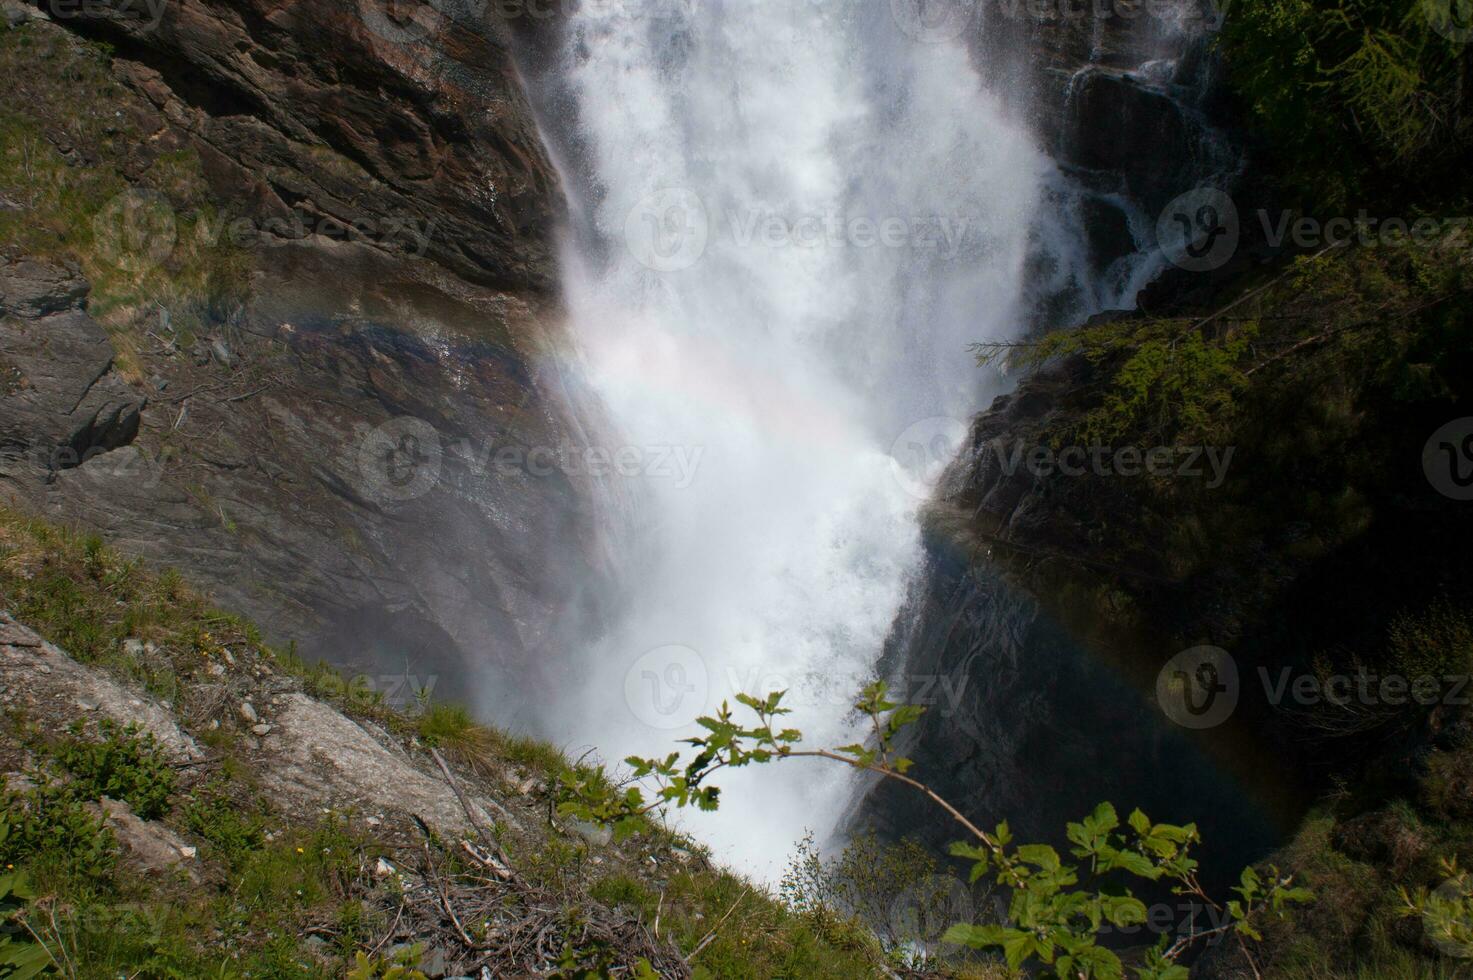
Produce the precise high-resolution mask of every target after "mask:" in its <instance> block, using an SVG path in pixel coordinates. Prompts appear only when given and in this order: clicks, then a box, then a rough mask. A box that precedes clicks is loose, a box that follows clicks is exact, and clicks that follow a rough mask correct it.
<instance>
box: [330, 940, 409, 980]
mask: <svg viewBox="0 0 1473 980" xmlns="http://www.w3.org/2000/svg"><path fill="white" fill-rule="evenodd" d="M419 957H420V948H419V947H418V946H413V947H410V948H409V949H404V950H400V951H399V952H398V953H396V954H394V955H393V956H391V957H387V958H385V957H382V956H369V955H367V954H366V953H361V952H360V953H356V954H354V956H353V968H352V969H351V970H349V971H348V980H428V978H427V977H426V976H425V975H424V974H423V973H421V972H420V971H419V970H417V969H415V966H416V964H418V963H419Z"/></svg>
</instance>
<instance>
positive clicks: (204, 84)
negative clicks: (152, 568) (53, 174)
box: [0, 0, 602, 724]
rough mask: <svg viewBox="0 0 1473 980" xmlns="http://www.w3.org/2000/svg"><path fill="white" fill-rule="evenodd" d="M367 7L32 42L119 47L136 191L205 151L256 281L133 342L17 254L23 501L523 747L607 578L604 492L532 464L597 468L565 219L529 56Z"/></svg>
mask: <svg viewBox="0 0 1473 980" xmlns="http://www.w3.org/2000/svg"><path fill="white" fill-rule="evenodd" d="M367 2H368V0H364V3H365V5H364V6H363V7H360V6H359V5H358V4H356V3H352V2H338V3H326V4H324V3H300V4H297V3H285V4H282V3H261V4H256V5H252V4H225V3H220V4H211V3H204V2H192V0H191V2H185V3H182V4H174V3H169V4H165V5H162V6H158V7H157V9H158V10H159V12H160V18H159V19H158V20H157V21H155V22H153V23H152V24H149V23H143V22H140V21H138V20H137V16H138V12H139V11H141V10H143V6H142V5H140V4H137V3H134V4H132V5H131V6H128V5H126V4H123V5H109V4H107V3H97V4H83V5H77V6H76V9H77V11H78V15H77V17H76V18H70V19H61V18H57V21H58V22H57V23H33V24H29V25H27V26H26V27H24V28H22V29H23V30H27V31H34V32H38V34H37V41H38V42H41V41H44V42H45V43H47V44H50V43H54V42H57V41H58V39H60V40H63V41H66V42H67V43H75V39H74V38H70V37H67V36H66V32H67V31H71V32H75V33H77V34H81V35H83V36H87V37H91V38H103V39H106V40H108V41H109V43H111V44H112V45H113V47H114V50H115V52H116V56H115V57H114V59H113V60H112V61H111V63H110V66H109V67H110V69H111V72H112V74H113V76H114V78H115V79H116V80H117V81H118V82H119V83H120V84H119V86H118V87H117V89H116V90H115V91H113V92H112V93H110V94H109V96H108V98H109V100H110V101H109V104H108V112H109V114H111V113H112V112H113V111H114V110H115V111H116V112H117V113H118V115H119V116H120V117H124V118H127V119H129V120H132V121H133V125H134V126H135V127H136V129H137V131H138V132H139V133H140V134H142V138H140V139H139V140H138V141H137V142H138V146H137V147H136V148H135V149H133V150H130V151H128V155H127V157H126V159H124V160H123V162H122V163H121V164H119V165H118V166H117V169H118V170H119V171H120V174H121V176H122V178H123V179H124V180H125V181H127V182H128V183H129V184H131V185H133V188H134V191H135V192H136V193H143V194H155V197H156V196H157V195H156V192H153V191H151V190H150V188H151V187H153V186H156V185H155V183H153V182H154V181H156V179H157V173H156V171H155V170H154V169H153V168H155V166H156V165H157V162H158V160H159V159H160V158H161V156H162V155H167V154H176V153H195V154H197V155H198V156H199V158H200V160H201V161H202V163H203V170H204V176H205V179H206V182H207V184H208V186H209V191H210V193H209V197H210V199H211V203H212V204H213V205H214V206H215V207H216V208H217V210H218V213H219V214H220V215H223V216H224V217H225V219H226V220H227V221H228V222H229V223H230V226H232V227H233V225H234V223H235V222H237V221H240V222H244V224H245V225H247V226H248V230H249V231H250V232H251V234H250V236H249V237H248V238H247V239H245V240H244V241H243V243H241V244H240V247H239V252H238V253H236V254H237V257H241V258H242V261H243V262H245V263H246V264H248V265H249V267H250V270H251V274H250V279H249V284H248V287H245V288H246V292H245V295H244V296H243V297H242V298H241V301H240V303H239V304H238V305H237V304H236V303H235V300H234V299H233V298H232V299H231V301H230V303H229V304H224V303H222V304H221V309H218V310H217V309H215V307H214V306H210V309H209V311H208V312H207V313H202V314H200V316H199V317H197V318H194V319H190V320H189V321H188V323H187V324H186V327H187V328H181V325H180V322H179V321H180V320H181V319H185V318H186V317H188V316H189V313H188V311H189V310H191V309H194V307H189V306H185V305H184V301H179V300H177V298H176V297H170V296H159V297H157V300H158V302H157V303H149V302H146V301H145V302H144V303H143V304H141V310H140V312H139V313H138V315H137V316H136V317H134V318H132V319H120V318H119V317H117V316H112V317H110V318H109V319H108V320H107V331H112V332H113V336H109V334H108V333H107V332H105V331H104V329H103V327H102V326H101V325H99V323H98V322H96V320H94V319H93V318H92V317H91V316H89V315H88V313H87V311H86V309H85V305H84V304H85V298H86V296H87V292H88V284H87V282H86V281H85V280H84V279H83V278H82V277H81V276H80V275H79V274H78V272H77V271H76V270H75V269H73V268H69V267H67V266H66V265H65V264H64V263H60V262H57V261H51V260H47V261H38V260H36V259H34V258H31V257H28V256H27V255H25V254H23V253H21V252H19V250H18V249H12V250H11V252H10V253H7V257H6V258H5V259H4V261H3V264H0V502H3V503H5V504H7V505H10V506H15V507H19V508H22V509H24V510H26V511H31V512H40V513H41V514H43V515H44V516H47V517H49V518H52V519H56V520H60V521H64V522H67V523H70V524H74V525H77V526H81V527H85V528H88V529H95V530H97V531H99V532H101V533H102V534H103V535H104V536H105V537H107V539H108V540H109V542H110V543H112V544H115V545H116V546H118V547H120V548H121V549H122V550H123V551H124V552H126V553H129V554H132V555H137V556H141V557H145V558H147V559H150V560H151V561H153V562H155V563H157V564H158V565H160V566H171V567H175V568H178V569H179V570H180V571H181V572H182V573H183V574H184V576H185V578H186V579H187V580H189V581H190V582H191V583H193V584H195V585H197V586H199V587H201V588H203V589H205V590H208V591H210V592H211V593H213V595H214V596H215V597H216V598H217V599H218V601H219V602H220V603H221V604H222V605H224V606H226V607H229V608H232V609H234V610H236V611H239V612H241V613H243V614H245V615H247V616H249V617H250V618H251V619H253V620H254V621H256V622H257V623H259V624H260V625H261V626H262V628H263V629H265V630H266V631H267V635H268V638H269V639H270V640H272V641H274V642H280V643H285V642H286V641H288V640H290V641H295V642H297V643H298V645H299V650H300V653H301V655H302V656H304V657H305V658H306V659H307V660H309V661H316V660H318V659H325V660H327V661H329V662H333V663H336V664H337V665H339V666H342V667H344V668H346V669H347V670H348V671H349V672H350V673H358V672H362V673H363V674H366V675H367V676H368V678H369V680H370V682H371V683H372V685H373V686H374V687H375V688H376V689H378V690H380V691H384V692H386V693H388V694H389V696H390V697H391V699H392V700H393V702H394V703H397V704H401V705H402V704H407V703H410V702H412V700H413V698H414V696H415V693H416V691H420V690H425V689H429V690H430V692H431V693H432V694H433V695H434V696H435V697H437V698H447V699H461V700H464V701H466V702H468V703H470V704H471V705H473V706H476V707H480V708H482V709H483V710H484V711H485V713H486V714H487V715H488V716H489V717H494V718H495V719H496V720H498V721H499V722H502V723H504V724H515V723H516V718H515V714H514V711H513V709H515V708H517V707H519V706H522V705H525V704H527V703H534V702H536V701H538V700H542V701H545V700H547V699H546V698H545V697H543V698H540V699H539V698H536V697H523V696H522V695H524V694H527V693H528V692H529V691H532V690H536V689H539V688H541V687H546V686H548V685H551V684H552V683H555V680H554V678H555V675H556V664H557V661H558V659H559V654H560V653H561V652H562V651H563V650H565V649H566V648H567V642H568V640H569V638H570V637H572V636H576V635H578V634H579V633H580V632H582V625H583V624H582V623H581V621H579V617H580V616H581V615H583V614H584V613H586V612H589V610H590V609H591V607H592V606H594V605H596V602H595V600H593V599H591V598H589V597H588V592H587V590H588V589H589V582H590V581H596V580H597V579H598V578H599V574H600V573H599V570H598V568H597V565H598V564H599V562H600V561H601V560H602V559H600V558H598V557H596V555H595V553H596V552H597V550H598V547H599V545H598V533H597V527H596V521H595V519H594V516H593V514H592V506H593V505H592V488H591V485H590V483H589V478H588V477H587V475H586V474H580V473H578V472H576V471H573V470H570V469H567V468H564V467H559V466H556V465H552V466H542V467H537V468H534V467H531V466H529V465H528V454H529V453H530V451H531V450H533V449H535V448H538V447H545V448H547V449H548V450H555V449H557V448H560V447H563V446H567V445H571V444H573V443H574V442H575V441H577V440H576V439H575V437H574V433H577V434H578V435H579V437H580V438H581V439H582V440H583V441H584V442H586V441H587V439H588V436H586V435H582V433H584V432H586V431H587V430H588V428H589V426H588V423H587V422H586V421H584V422H582V423H575V422H574V415H575V414H576V412H577V411H578V410H579V408H575V407H574V406H573V405H572V404H571V399H570V396H569V395H568V393H567V392H566V391H565V386H564V384H563V382H562V379H561V378H560V377H559V376H558V370H557V364H558V359H557V356H556V350H557V347H558V343H557V339H556V330H557V324H558V317H559V314H558V310H557V308H556V305H555V300H554V299H553V297H552V295H551V292H552V290H551V284H552V281H553V274H554V273H553V267H552V261H551V250H550V247H549V245H548V241H549V234H550V224H551V220H552V215H553V214H554V213H555V212H556V211H557V209H558V203H557V200H558V199H557V197H556V194H555V193H554V189H553V186H552V183H551V176H550V169H549V168H548V167H547V164H546V161H545V159H544V157H543V155H542V152H541V149H540V147H539V146H538V144H537V142H536V134H535V132H534V131H533V130H532V126H531V123H530V121H529V117H528V114H527V110H526V108H525V103H524V101H523V100H522V98H521V95H520V92H519V90H518V87H517V81H516V78H515V75H514V73H513V72H512V70H511V68H510V65H509V61H507V59H506V49H505V47H504V46H503V45H502V44H501V42H500V40H499V37H500V35H499V28H497V26H496V25H495V24H494V23H492V22H483V21H465V20H444V21H433V20H432V21H430V22H428V24H427V25H421V27H416V28H414V30H412V31H409V33H407V34H406V33H403V30H408V28H403V29H402V30H401V29H400V28H394V29H391V27H390V26H386V25H391V24H393V23H397V22H395V21H392V20H390V21H385V20H383V19H382V18H384V17H388V16H389V12H384V11H374V10H373V9H370V8H369V7H367V5H366V4H367ZM400 6H401V7H402V5H400ZM393 9H399V8H398V7H395V8H393ZM409 9H411V10H413V9H416V8H409ZM434 9H436V8H431V7H429V6H428V5H426V6H425V7H424V10H426V11H433V10H434ZM390 12H392V10H391V11H390ZM488 12H491V13H494V12H492V11H490V8H488ZM395 16H398V15H395ZM375 18H378V19H375ZM371 26H372V27H373V28H375V29H370V27H371ZM401 27H402V25H401ZM421 28H423V29H421ZM417 39H418V40H417ZM390 42H392V43H390ZM419 42H423V43H419ZM44 81H45V84H62V83H63V80H61V79H47V80H44ZM41 87H42V89H43V90H44V85H43V86H41ZM73 142H76V143H78V145H77V146H72V147H69V149H70V150H72V151H76V152H75V154H74V155H75V156H76V160H77V162H76V163H75V164H73V163H72V159H73V157H72V156H70V155H67V152H68V151H67V150H64V149H63V148H62V147H61V146H59V145H56V144H55V143H52V144H51V145H49V146H47V147H43V150H42V152H55V153H58V154H61V155H62V157H63V159H64V160H65V161H66V162H67V163H68V165H74V166H77V167H81V168H87V167H93V166H98V165H99V164H98V162H97V160H96V156H97V154H95V153H91V151H93V150H95V149H96V148H95V147H88V146H86V145H85V140H80V139H74V140H73ZM89 153H91V157H90V158H89ZM89 159H90V162H89ZM109 165H111V164H109ZM16 206H17V207H23V206H22V205H19V204H17V205H16ZM334 227H336V228H337V229H339V232H340V233H333V231H332V229H333V228H334ZM343 228H353V229H357V230H358V231H359V232H360V233H357V234H344V233H341V229H343ZM166 268H167V267H166ZM180 288H181V289H182V290H184V291H185V292H186V294H187V295H188V296H189V302H194V301H196V300H198V301H199V303H198V306H199V307H204V306H205V305H207V303H206V300H208V299H209V298H208V297H198V296H195V295H194V294H193V293H189V292H188V290H189V289H190V288H191V287H189V286H188V285H187V284H182V283H181V284H180ZM169 306H175V307H177V309H176V316H175V318H174V320H173V321H172V322H171V319H170V310H169V309H166V307H169ZM178 310H183V311H185V312H183V313H180V312H178ZM119 350H125V351H126V354H127V356H126V358H124V359H123V360H124V362H125V363H126V365H127V370H126V372H125V373H124V372H120V371H119V369H118V368H117V367H116V361H117V360H118V358H117V351H119ZM581 408H587V406H581ZM505 450H512V452H511V453H509V454H506V455H498V453H502V452H503V451H505ZM590 615H591V613H590Z"/></svg>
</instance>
